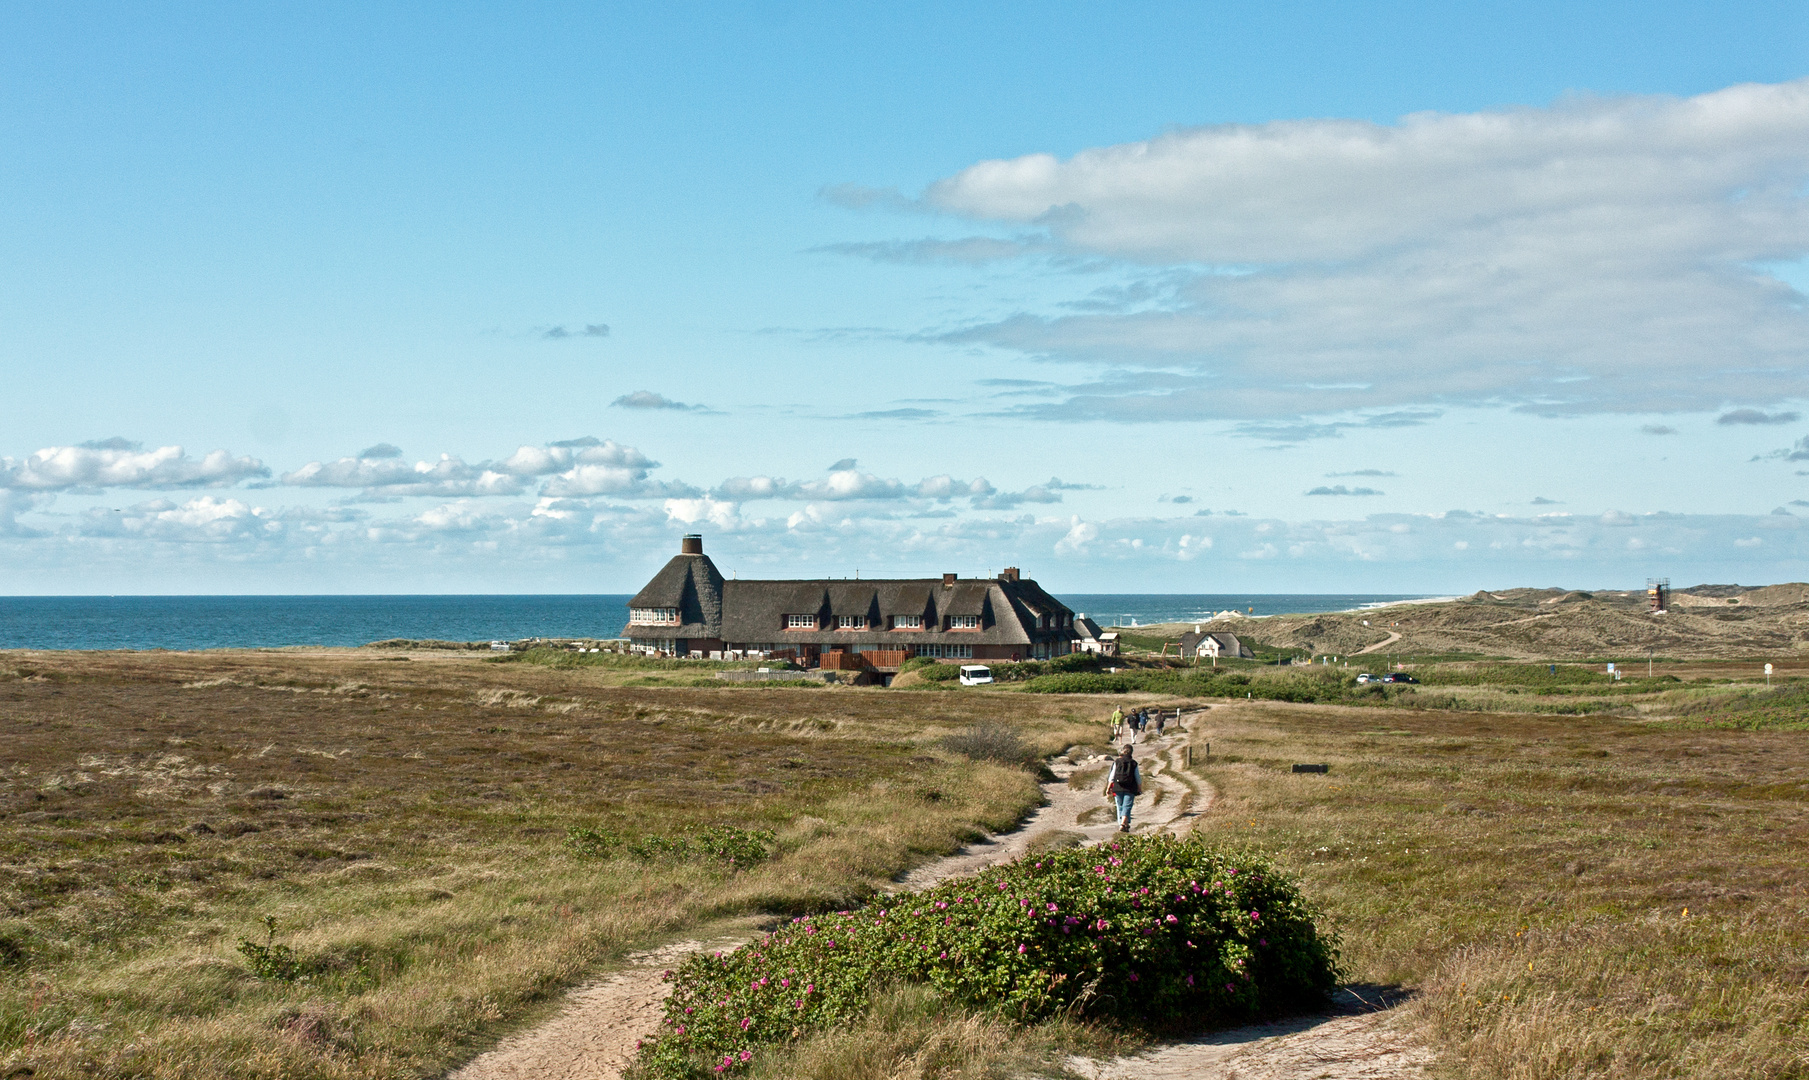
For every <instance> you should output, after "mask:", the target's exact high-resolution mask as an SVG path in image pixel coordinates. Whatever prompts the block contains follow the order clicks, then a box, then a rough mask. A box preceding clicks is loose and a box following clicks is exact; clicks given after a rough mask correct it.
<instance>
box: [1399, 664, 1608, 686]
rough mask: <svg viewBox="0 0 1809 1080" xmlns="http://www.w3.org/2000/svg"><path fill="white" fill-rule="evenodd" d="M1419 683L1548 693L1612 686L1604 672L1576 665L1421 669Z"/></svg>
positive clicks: (1486, 665) (1506, 665) (1499, 665)
mask: <svg viewBox="0 0 1809 1080" xmlns="http://www.w3.org/2000/svg"><path fill="white" fill-rule="evenodd" d="M1419 680H1420V681H1421V682H1422V683H1425V684H1426V685H1427V686H1524V687H1530V688H1533V689H1537V690H1541V691H1544V692H1547V693H1551V692H1554V691H1556V692H1562V691H1563V689H1564V688H1566V687H1571V686H1588V685H1601V684H1604V683H1611V682H1613V681H1614V680H1613V679H1612V678H1611V677H1610V676H1609V675H1608V673H1607V672H1605V671H1596V670H1594V669H1592V668H1586V667H1582V666H1579V665H1577V664H1479V665H1476V666H1474V667H1468V668H1424V669H1421V670H1420V672H1419Z"/></svg>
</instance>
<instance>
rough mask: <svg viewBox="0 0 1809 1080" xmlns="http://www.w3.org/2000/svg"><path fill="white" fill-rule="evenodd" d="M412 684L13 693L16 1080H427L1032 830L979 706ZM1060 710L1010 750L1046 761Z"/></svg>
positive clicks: (65, 657) (504, 673)
mask: <svg viewBox="0 0 1809 1080" xmlns="http://www.w3.org/2000/svg"><path fill="white" fill-rule="evenodd" d="M407 655H408V656H409V657H410V659H409V660H408V661H406V662H397V661H396V660H393V659H388V658H386V657H384V656H381V655H371V654H370V653H369V652H368V651H358V652H347V653H340V654H324V655H297V654H285V653H222V654H163V655H157V654H149V655H143V654H141V655H132V654H60V655H59V654H34V655H32V656H31V657H29V658H8V659H7V660H6V661H5V662H4V663H0V724H4V730H5V732H6V738H5V739H4V740H0V815H3V816H0V863H3V864H4V873H0V1075H17V1076H25V1075H28V1073H27V1072H25V1071H23V1070H35V1072H34V1073H31V1074H30V1075H36V1076H41V1077H42V1076H72V1075H81V1076H90V1077H101V1078H105V1077H119V1078H124V1077H132V1078H140V1077H170V1078H175V1077H184V1078H191V1077H222V1078H224V1077H232V1078H235V1080H237V1078H243V1077H251V1078H256V1077H277V1076H282V1077H334V1078H364V1077H385V1078H387V1077H395V1076H412V1075H435V1074H438V1073H440V1072H442V1071H443V1070H444V1069H445V1068H446V1067H448V1066H450V1065H452V1064H454V1063H456V1062H458V1061H459V1060H461V1059H463V1058H466V1057H469V1056H470V1055H471V1054H472V1053H474V1052H476V1051H477V1050H478V1049H481V1048H482V1047H483V1046H485V1045H487V1044H488V1043H490V1042H491V1041H493V1040H494V1039H495V1038H496V1037H497V1036H498V1035H499V1034H500V1033H501V1032H503V1031H504V1030H506V1029H507V1028H508V1027H509V1026H511V1025H514V1024H519V1023H521V1022H523V1021H524V1020H527V1019H531V1018H532V1017H534V1016H537V1015H540V1014H541V1012H543V1011H544V1010H545V1009H546V1008H548V1007H549V1006H550V1005H551V1004H552V1003H553V1002H555V1001H557V1000H558V998H559V995H560V993H561V991H562V990H563V988H565V987H566V986H569V985H571V984H572V983H573V982H574V981H576V980H579V979H582V978H585V977H587V976H589V975H590V974H591V973H593V972H595V971H597V970H598V969H599V967H607V966H608V965H610V964H612V963H616V962H619V960H620V958H621V957H622V956H623V955H624V954H625V953H626V952H628V951H629V950H631V949H633V948H638V947H641V946H643V945H646V944H649V943H653V942H657V941H659V940H661V939H662V938H663V937H664V936H666V935H669V934H673V933H699V932H714V933H721V932H723V930H722V928H736V927H739V928H741V929H742V930H743V931H751V928H752V926H753V925H754V922H755V921H758V920H760V919H764V918H771V917H772V915H771V914H768V913H786V914H787V915H789V914H796V913H801V912H812V911H824V910H835V909H838V908H842V907H847V906H849V905H850V904H856V903H861V902H863V901H865V900H866V899H867V898H868V897H870V896H871V895H872V894H873V892H874V890H875V889H876V888H877V887H878V886H880V885H883V884H885V883H886V882H888V881H889V880H890V879H891V878H892V877H893V876H894V875H895V874H897V873H899V872H901V871H903V870H904V869H906V868H908V867H910V866H912V865H914V864H916V863H918V862H920V861H922V860H923V859H925V858H929V857H932V856H934V855H936V854H939V853H943V852H947V851H950V850H952V849H953V848H954V847H956V846H957V845H959V844H960V843H961V842H963V840H965V839H967V838H969V837H971V836H973V835H974V834H975V831H976V830H979V829H1002V828H1007V827H1009V826H1010V825H1011V824H1012V823H1013V822H1014V821H1016V820H1017V819H1018V817H1019V816H1020V815H1021V814H1022V813H1023V812H1024V811H1025V810H1026V809H1028V808H1029V807H1030V806H1032V805H1034V804H1035V802H1036V799H1037V788H1036V783H1035V781H1034V779H1033V778H1032V777H1031V776H1030V775H1029V774H1028V773H1026V772H1025V771H1024V770H1023V769H1021V768H1015V767H1009V766H1004V765H998V764H995V763H993V762H992V761H989V760H978V761H976V760H974V759H971V758H969V757H966V756H963V755H961V754H958V753H952V752H950V751H946V750H944V749H942V748H941V746H940V745H939V740H940V739H941V738H942V737H943V736H944V735H952V734H956V733H959V732H963V731H967V730H969V729H971V728H973V727H975V726H976V725H978V724H980V723H982V722H992V719H993V717H994V715H995V711H994V710H993V709H992V708H990V707H988V706H987V705H986V703H985V702H984V701H983V700H981V699H970V698H964V697H960V696H954V697H946V698H943V697H938V698H934V699H929V698H924V699H914V700H917V701H920V702H921V704H922V705H923V706H924V708H922V709H921V710H920V709H915V708H913V707H912V702H911V701H905V702H902V703H901V702H900V701H899V700H898V698H897V697H887V696H885V695H884V694H883V692H880V691H874V692H853V691H847V690H842V691H821V692H819V693H814V694H792V693H768V692H762V691H760V690H753V689H734V688H714V687H713V688H711V689H708V690H691V689H683V688H659V689H654V688H648V689H636V688H623V687H619V686H611V685H608V683H607V679H608V677H609V674H610V673H609V672H608V671H606V670H599V669H594V668H588V667H573V668H564V667H551V666H546V665H540V664H534V663H511V664H491V663H488V662H486V659H487V658H480V657H475V656H468V655H460V654H458V653H456V652H452V651H434V652H418V653H410V654H407ZM931 705H933V706H934V708H933V709H931V708H929V707H928V706H931ZM1071 712H1072V710H1071V708H1069V707H1067V706H1065V705H1062V704H1061V703H1050V705H1049V707H1044V708H1031V709H1016V710H1013V713H1012V726H1013V728H1014V729H1015V731H1016V733H1017V735H1018V737H1019V738H1020V739H1021V740H1022V742H1023V744H1024V745H1025V746H1026V747H1028V748H1029V752H1030V753H1032V754H1034V755H1036V756H1037V757H1039V758H1040V757H1041V756H1044V755H1048V754H1052V753H1055V752H1058V751H1059V750H1061V749H1062V748H1063V747H1065V746H1067V745H1069V744H1071V743H1073V742H1074V741H1076V740H1077V739H1078V738H1080V737H1082V736H1083V735H1084V734H1085V729H1084V728H1082V727H1080V726H1079V725H1076V724H1075V723H1074V722H1073V721H1072V720H1071V719H1070V718H1069V716H1070V713H1071ZM267 920H268V921H267ZM710 927H717V928H718V929H716V930H708V929H703V930H700V928H710Z"/></svg>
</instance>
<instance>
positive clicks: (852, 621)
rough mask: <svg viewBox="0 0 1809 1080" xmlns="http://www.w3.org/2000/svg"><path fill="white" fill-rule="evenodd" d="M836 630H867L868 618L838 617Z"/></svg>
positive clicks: (857, 616) (862, 616) (863, 616)
mask: <svg viewBox="0 0 1809 1080" xmlns="http://www.w3.org/2000/svg"><path fill="white" fill-rule="evenodd" d="M835 628H836V629H837V630H865V629H866V628H867V617H866V616H865V615H837V616H836V617H835Z"/></svg>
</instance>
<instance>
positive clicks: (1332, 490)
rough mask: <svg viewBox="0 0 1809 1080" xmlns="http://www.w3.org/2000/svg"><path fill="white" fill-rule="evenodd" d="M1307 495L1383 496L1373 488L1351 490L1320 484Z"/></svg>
mask: <svg viewBox="0 0 1809 1080" xmlns="http://www.w3.org/2000/svg"><path fill="white" fill-rule="evenodd" d="M1307 494H1308V495H1381V494H1383V492H1380V491H1377V490H1376V489H1375V488H1366V487H1355V488H1353V487H1345V486H1344V485H1343V484H1334V485H1331V486H1329V487H1328V486H1326V485H1323V484H1321V485H1320V486H1319V487H1316V488H1313V489H1312V490H1310V491H1308V492H1307Z"/></svg>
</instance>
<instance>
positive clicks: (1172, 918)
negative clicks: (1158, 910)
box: [1167, 915, 1181, 922]
mask: <svg viewBox="0 0 1809 1080" xmlns="http://www.w3.org/2000/svg"><path fill="white" fill-rule="evenodd" d="M1167 921H1169V922H1180V921H1181V920H1179V919H1177V918H1175V917H1174V916H1173V915H1170V916H1169V917H1168V920H1167Z"/></svg>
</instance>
